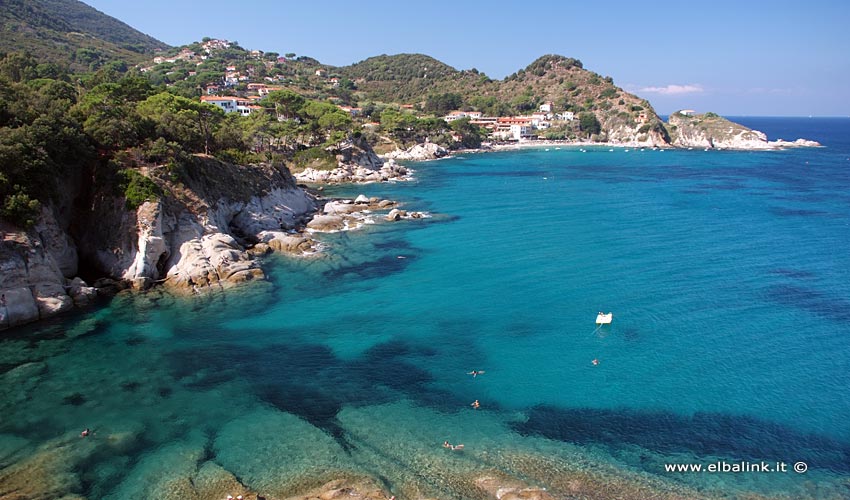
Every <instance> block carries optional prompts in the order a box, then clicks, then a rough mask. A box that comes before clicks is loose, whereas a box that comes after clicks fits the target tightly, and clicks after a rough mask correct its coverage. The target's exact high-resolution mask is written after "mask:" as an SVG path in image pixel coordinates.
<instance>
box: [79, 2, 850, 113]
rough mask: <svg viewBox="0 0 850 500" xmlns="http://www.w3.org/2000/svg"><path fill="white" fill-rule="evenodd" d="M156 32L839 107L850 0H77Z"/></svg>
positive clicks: (848, 83) (750, 101) (649, 92)
mask: <svg viewBox="0 0 850 500" xmlns="http://www.w3.org/2000/svg"><path fill="white" fill-rule="evenodd" d="M84 1H85V3H87V4H89V5H91V6H93V7H95V8H96V9H98V10H100V11H102V12H104V13H106V14H109V15H111V16H113V17H116V18H118V19H120V20H121V21H124V22H125V23H127V24H129V25H130V26H133V27H134V28H136V29H138V30H139V31H142V32H144V33H147V34H148V35H151V36H153V37H154V38H157V39H159V40H161V41H163V42H165V43H168V44H170V45H183V44H187V43H191V42H194V41H200V40H201V38H203V37H205V36H209V37H212V38H225V39H228V40H235V41H238V42H239V44H240V45H241V46H242V47H244V48H246V49H260V50H264V51H274V52H279V53H281V54H283V53H287V52H294V53H296V54H298V55H305V56H310V57H313V58H315V59H318V60H319V61H320V62H322V63H324V64H331V65H335V66H344V65H348V64H352V63H355V62H358V61H361V60H363V59H366V58H368V57H371V56H376V55H380V54H398V53H422V54H427V55H429V56H432V57H435V58H436V59H439V60H441V61H443V62H445V63H446V64H449V65H451V66H454V67H455V68H457V69H470V68H477V69H478V70H479V71H482V72H484V73H486V74H487V75H489V76H490V77H492V78H498V79H501V78H504V77H505V76H507V75H509V74H511V73H513V72H514V71H516V70H518V69H520V68H524V67H525V66H527V65H528V64H529V63H531V62H532V61H533V60H534V59H536V58H537V57H539V56H541V55H544V54H561V55H564V56H567V57H575V58H577V59H580V60H581V61H582V63H584V67H585V68H586V69H590V70H592V71H596V72H597V73H600V74H601V75H603V76H611V77H612V78H613V79H614V83H615V84H617V85H618V86H620V87H623V88H624V89H626V90H627V91H629V92H633V93H635V94H637V95H639V96H641V97H644V98H646V99H648V100H649V101H650V102H651V103H652V104H653V106H654V107H655V108H656V111H658V112H659V113H661V114H667V113H669V112H672V111H675V110H677V109H683V108H690V109H695V110H697V111H700V112H704V111H714V112H716V113H720V114H723V115H738V116H740V115H761V116H807V115H814V116H850V97H848V91H850V2H848V1H846V0H832V1H829V0H809V1H807V2H799V1H795V2H791V1H786V0H776V1H760V0H736V1H727V0H712V1H700V2H691V1H688V0H685V1H681V2H661V1H649V2H640V1H629V2H625V1H623V2H621V1H615V0H609V1H593V0H585V1H582V2H576V1H573V0H561V1H549V0H538V1H528V2H523V1H510V2H501V1H498V0H490V1H480V0H453V1H444V0H431V1H423V2H405V1H398V0H396V1H383V0H382V1H370V0H360V1H339V0H300V1H290V0H251V1H242V2H236V1H233V0H206V1H201V0H145V1H136V2H134V1H127V0H84Z"/></svg>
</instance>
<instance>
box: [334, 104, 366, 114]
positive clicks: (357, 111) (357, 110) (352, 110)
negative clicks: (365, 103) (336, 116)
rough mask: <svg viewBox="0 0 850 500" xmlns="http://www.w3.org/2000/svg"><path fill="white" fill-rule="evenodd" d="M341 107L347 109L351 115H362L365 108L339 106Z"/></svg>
mask: <svg viewBox="0 0 850 500" xmlns="http://www.w3.org/2000/svg"><path fill="white" fill-rule="evenodd" d="M337 107H338V108H339V109H341V110H343V111H345V112H346V113H348V114H350V115H351V116H360V114H361V113H362V112H363V108H352V107H351V106H337Z"/></svg>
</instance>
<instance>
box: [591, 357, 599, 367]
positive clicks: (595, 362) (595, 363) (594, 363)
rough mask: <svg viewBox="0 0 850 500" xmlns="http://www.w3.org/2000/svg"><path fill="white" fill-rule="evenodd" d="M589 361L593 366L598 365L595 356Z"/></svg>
mask: <svg viewBox="0 0 850 500" xmlns="http://www.w3.org/2000/svg"><path fill="white" fill-rule="evenodd" d="M591 363H593V366H598V365H599V360H598V359H596V358H594V359H593V361H591Z"/></svg>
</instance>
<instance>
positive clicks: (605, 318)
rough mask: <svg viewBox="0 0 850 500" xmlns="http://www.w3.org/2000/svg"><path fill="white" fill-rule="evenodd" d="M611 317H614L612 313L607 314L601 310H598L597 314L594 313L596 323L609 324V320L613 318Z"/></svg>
mask: <svg viewBox="0 0 850 500" xmlns="http://www.w3.org/2000/svg"><path fill="white" fill-rule="evenodd" d="M613 319H614V313H612V312H609V313H608V314H605V313H603V312H600V313H599V314H597V315H596V324H597V325H610V324H611V320H613Z"/></svg>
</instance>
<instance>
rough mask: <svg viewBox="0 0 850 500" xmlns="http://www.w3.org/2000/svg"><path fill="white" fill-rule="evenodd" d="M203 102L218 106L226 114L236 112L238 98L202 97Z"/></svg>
mask: <svg viewBox="0 0 850 500" xmlns="http://www.w3.org/2000/svg"><path fill="white" fill-rule="evenodd" d="M201 102H205V103H207V104H212V105H213V106H218V107H219V108H221V109H223V110H224V112H225V113H234V112H236V106H237V97H234V96H211V95H202V96H201Z"/></svg>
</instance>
